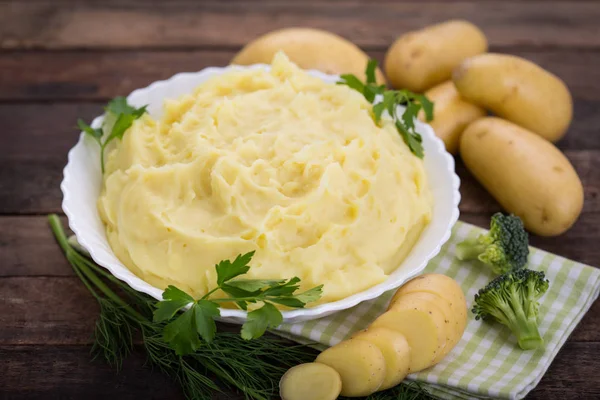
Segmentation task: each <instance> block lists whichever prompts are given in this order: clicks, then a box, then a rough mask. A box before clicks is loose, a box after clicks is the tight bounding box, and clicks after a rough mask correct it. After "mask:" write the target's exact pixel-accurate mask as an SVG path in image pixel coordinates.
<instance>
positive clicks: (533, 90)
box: [452, 54, 573, 142]
mask: <svg viewBox="0 0 600 400" xmlns="http://www.w3.org/2000/svg"><path fill="white" fill-rule="evenodd" d="M452 79H453V81H454V84H455V85H456V88H457V89H458V91H459V93H460V94H461V96H463V97H464V98H465V99H467V100H468V101H471V102H473V103H475V104H478V105H480V106H482V107H484V108H487V109H489V110H491V111H492V112H493V113H494V114H495V115H497V116H499V117H502V118H505V119H507V120H509V121H511V122H514V123H515V124H517V125H521V126H522V127H524V128H526V129H529V130H530V131H532V132H534V133H537V134H538V135H540V136H541V137H543V138H545V139H547V140H550V141H552V142H555V141H557V140H558V139H560V138H561V137H563V135H564V134H565V132H566V131H567V128H568V127H569V124H570V123H571V119H572V117H573V100H572V99H571V93H569V89H568V88H567V86H566V85H565V84H564V82H563V81H562V80H560V79H559V78H558V77H557V76H555V75H553V74H551V73H550V72H548V71H546V70H544V69H543V68H541V67H539V66H537V65H535V64H534V63H532V62H530V61H527V60H525V59H523V58H520V57H516V56H510V55H506V54H482V55H478V56H475V57H472V58H469V59H467V60H465V61H464V62H463V63H462V64H461V65H460V66H459V67H457V68H456V70H455V71H454V73H453V76H452Z"/></svg>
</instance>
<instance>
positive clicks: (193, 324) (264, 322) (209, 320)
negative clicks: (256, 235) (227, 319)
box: [154, 251, 323, 355]
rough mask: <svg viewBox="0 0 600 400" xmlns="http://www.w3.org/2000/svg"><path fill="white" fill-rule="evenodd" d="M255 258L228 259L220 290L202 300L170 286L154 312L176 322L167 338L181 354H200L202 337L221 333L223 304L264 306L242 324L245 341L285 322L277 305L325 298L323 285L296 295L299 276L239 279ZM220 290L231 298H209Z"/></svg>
mask: <svg viewBox="0 0 600 400" xmlns="http://www.w3.org/2000/svg"><path fill="white" fill-rule="evenodd" d="M253 255H254V252H253V251H252V252H250V253H246V254H243V255H239V256H237V257H236V259H235V260H233V261H229V260H224V261H221V262H220V263H219V264H217V265H215V269H216V271H217V287H215V288H214V289H212V290H210V291H209V292H208V293H206V294H205V295H204V296H203V297H202V298H201V299H199V300H195V299H194V298H193V297H192V296H190V295H189V294H187V293H185V292H184V291H182V290H180V289H178V288H176V287H175V286H169V287H168V288H167V289H166V290H165V291H164V292H163V301H161V302H159V303H158V304H157V306H156V310H155V311H154V322H165V321H170V320H172V321H171V322H169V324H168V325H167V326H166V327H165V331H164V339H165V341H166V342H167V343H169V344H170V345H171V347H172V348H173V349H174V350H175V351H176V352H177V354H180V355H184V354H189V353H193V352H194V351H196V350H197V349H198V348H199V347H200V346H201V345H202V342H201V341H200V338H202V339H203V340H204V341H205V342H206V343H210V342H212V340H213V339H214V337H215V334H216V332H217V326H216V324H215V321H214V319H215V318H217V317H219V316H220V315H221V313H220V311H219V303H223V302H233V303H235V304H237V306H238V307H239V308H241V309H242V310H247V309H248V304H249V303H252V304H253V303H258V302H261V303H263V305H262V306H261V307H260V308H258V309H256V310H254V311H250V312H249V313H248V319H247V321H246V322H245V323H244V325H242V331H241V334H242V338H244V339H246V340H250V339H256V338H259V337H260V336H262V335H263V334H264V333H265V331H266V330H267V329H269V328H275V327H277V326H278V325H280V324H281V323H282V321H283V317H282V315H281V311H279V310H278V309H277V307H275V305H274V304H281V305H284V306H287V307H292V308H302V307H304V306H305V305H306V304H307V303H310V302H313V301H316V300H318V299H319V298H320V297H321V293H322V291H323V285H320V286H317V287H314V288H312V289H310V290H307V291H305V292H303V293H298V294H295V292H296V290H298V288H299V287H300V286H299V285H298V283H299V282H300V279H299V278H297V277H294V278H291V279H289V280H263V279H235V278H237V277H238V276H240V275H244V274H245V273H247V272H248V271H249V270H250V266H249V265H248V264H249V263H250V261H251V260H252V256H253ZM217 290H221V291H223V292H225V293H226V294H228V295H229V297H223V298H209V297H210V295H211V294H213V293H215V292H216V291H217ZM188 306H189V308H188V309H187V310H186V311H184V312H183V313H182V314H180V315H178V316H177V318H175V319H173V318H174V317H175V315H176V314H177V312H178V311H180V310H182V309H184V308H186V307H188Z"/></svg>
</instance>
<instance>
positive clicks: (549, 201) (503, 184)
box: [460, 117, 583, 236]
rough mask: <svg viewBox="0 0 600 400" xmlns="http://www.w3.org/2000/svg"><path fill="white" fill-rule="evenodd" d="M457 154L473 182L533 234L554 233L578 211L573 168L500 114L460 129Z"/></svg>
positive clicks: (580, 189)
mask: <svg viewBox="0 0 600 400" xmlns="http://www.w3.org/2000/svg"><path fill="white" fill-rule="evenodd" d="M460 153H461V156H462V159H463V161H464V163H465V165H466V166H467V168H468V169H469V171H471V173H472V174H473V175H474V176H475V177H476V178H477V179H478V180H479V182H481V184H482V185H483V186H484V187H485V188H486V189H487V190H488V191H489V192H490V193H491V194H492V195H493V196H494V197H495V198H496V200H498V202H499V203H500V204H501V205H502V207H504V208H505V209H506V211H508V212H511V213H514V214H515V215H517V216H519V217H521V219H522V220H523V223H524V224H525V227H526V228H527V229H528V230H530V231H531V232H533V233H536V234H538V235H542V236H555V235H559V234H561V233H563V232H565V231H566V230H567V229H569V228H570V227H571V225H573V223H574V222H575V220H577V217H578V216H579V214H580V213H581V209H582V207H583V186H582V184H581V181H580V180H579V177H578V176H577V172H575V170H574V169H573V166H572V165H571V163H570V162H569V160H567V158H566V157H565V156H564V155H563V154H562V153H561V152H560V151H559V150H558V149H557V148H556V147H555V146H554V145H553V144H552V143H550V142H548V141H546V140H544V139H543V138H541V137H540V136H538V135H536V134H535V133H532V132H530V131H528V130H526V129H524V128H521V127H520V126H518V125H515V124H513V123H511V122H508V121H505V120H503V119H500V118H496V117H486V118H482V119H479V120H477V121H475V122H473V123H472V124H471V125H469V126H468V127H467V129H465V131H464V132H463V135H462V138H461V140H460Z"/></svg>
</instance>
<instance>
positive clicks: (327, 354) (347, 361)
mask: <svg viewBox="0 0 600 400" xmlns="http://www.w3.org/2000/svg"><path fill="white" fill-rule="evenodd" d="M316 362H318V363H322V364H326V365H329V366H330V367H331V368H333V369H335V370H336V371H337V372H338V373H339V374H340V377H341V378H342V392H341V394H342V396H348V397H360V396H368V395H370V394H371V393H375V392H376V391H377V390H378V389H379V388H380V387H381V384H382V383H383V380H384V379H385V377H386V370H385V358H384V357H383V354H382V353H381V350H379V348H378V347H377V346H375V345H374V344H371V343H369V342H367V341H364V340H356V339H348V340H345V341H343V342H341V343H339V344H336V345H335V346H333V347H330V348H328V349H327V350H325V351H323V352H322V353H321V354H319V356H318V357H317V359H316Z"/></svg>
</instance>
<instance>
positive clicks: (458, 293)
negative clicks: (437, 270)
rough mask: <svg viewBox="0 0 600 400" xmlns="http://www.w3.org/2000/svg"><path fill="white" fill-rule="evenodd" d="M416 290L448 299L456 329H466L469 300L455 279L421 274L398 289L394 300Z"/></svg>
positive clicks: (440, 275)
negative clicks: (454, 318)
mask: <svg viewBox="0 0 600 400" xmlns="http://www.w3.org/2000/svg"><path fill="white" fill-rule="evenodd" d="M415 292H426V293H433V294H436V295H438V296H440V297H442V298H444V299H446V300H448V302H449V303H450V308H451V309H452V313H453V314H454V315H455V316H456V325H457V327H456V329H457V330H459V331H461V332H462V331H464V330H465V327H466V326H467V301H466V300H465V295H464V293H463V291H462V289H461V287H460V286H459V284H458V283H457V282H456V281H455V280H454V279H452V278H450V277H449V276H446V275H442V274H424V275H419V276H417V277H416V278H413V279H411V280H410V281H408V283H405V284H404V286H402V287H401V288H400V289H398V291H397V292H396V294H395V295H394V298H393V299H392V302H394V301H395V300H394V299H398V298H400V297H401V296H402V295H404V294H406V293H415ZM461 335H462V334H461Z"/></svg>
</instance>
